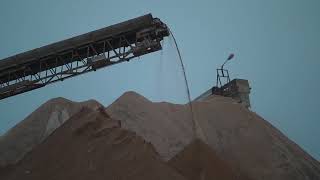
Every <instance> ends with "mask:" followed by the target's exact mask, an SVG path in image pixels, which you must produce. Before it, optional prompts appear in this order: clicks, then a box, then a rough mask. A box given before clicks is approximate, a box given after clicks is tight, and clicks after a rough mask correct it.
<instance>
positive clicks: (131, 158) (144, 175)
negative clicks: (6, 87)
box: [0, 109, 184, 180]
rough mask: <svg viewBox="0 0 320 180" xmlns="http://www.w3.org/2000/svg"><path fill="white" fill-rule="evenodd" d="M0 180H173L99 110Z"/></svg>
mask: <svg viewBox="0 0 320 180" xmlns="http://www.w3.org/2000/svg"><path fill="white" fill-rule="evenodd" d="M0 179H3V180H9V179H10V180H20V179H24V180H43V179H46V180H70V179H77V180H88V179H94V180H100V179H101V180H105V179H110V180H111V179H117V180H118V179H119V180H122V179H123V180H124V179H132V180H135V179H136V180H144V179H148V180H149V179H155V180H156V179H158V180H160V179H161V180H163V179H168V180H169V179H173V180H184V177H183V176H182V175H180V174H179V173H177V172H176V171H175V170H174V169H173V168H171V167H169V166H168V165H167V164H166V163H163V162H162V161H161V160H160V158H159V156H158V154H157V153H156V151H155V150H154V148H153V147H152V145H151V144H150V143H147V142H145V141H144V140H143V139H142V138H140V137H139V136H137V135H136V134H135V133H133V132H130V131H127V130H124V129H121V128H120V123H119V121H115V120H112V119H110V117H109V116H108V115H107V114H106V113H105V112H104V110H103V109H102V110H101V109H100V110H99V111H93V110H89V109H83V110H81V112H79V113H77V114H76V115H74V116H73V117H72V118H70V119H69V120H68V121H67V122H66V123H65V124H64V125H62V126H61V127H60V128H58V129H57V130H56V131H55V132H54V133H53V134H52V135H51V136H49V137H48V138H47V139H46V140H45V141H44V142H43V143H41V144H39V145H38V146H37V147H36V148H35V149H33V151H31V152H30V153H29V154H27V155H26V156H25V158H24V159H22V160H21V161H20V162H19V163H18V164H17V165H16V167H14V168H13V170H12V171H11V172H10V173H8V174H7V175H5V176H3V177H1V175H0Z"/></svg>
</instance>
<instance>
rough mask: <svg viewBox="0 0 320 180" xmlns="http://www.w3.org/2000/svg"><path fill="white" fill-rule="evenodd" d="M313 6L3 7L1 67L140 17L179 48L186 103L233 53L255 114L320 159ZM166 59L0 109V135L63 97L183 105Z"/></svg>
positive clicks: (172, 58) (170, 56)
mask: <svg viewBox="0 0 320 180" xmlns="http://www.w3.org/2000/svg"><path fill="white" fill-rule="evenodd" d="M319 9H320V1H319V0H305V1H302V0H242V1H239V0H208V1H201V0H199V1H173V0H161V1H156V0H143V1H142V0H135V1H106V0H69V1H65V0H55V1H49V0H28V1H21V0H20V1H18V0H1V2H0V21H1V23H2V25H1V28H0V32H1V33H0V41H1V43H0V59H2V58H5V57H8V56H11V55H14V54H16V53H20V52H23V51H26V50H30V49H33V48H37V47H40V46H43V45H46V44H49V43H53V42H56V41H59V40H63V39H66V38H69V37H72V36H75V35H80V34H82V33H85V32H89V31H92V30H96V29H98V28H102V27H105V26H108V25H111V24H114V23H118V22H121V21H124V20H127V19H131V18H134V17H137V16H140V15H144V14H146V13H152V14H153V16H156V17H159V18H161V20H162V21H164V22H166V23H167V24H168V25H169V26H170V28H171V30H172V31H173V33H174V34H175V36H176V39H177V41H178V43H179V46H180V50H181V53H182V56H183V58H184V62H185V66H186V69H187V76H188V80H189V83H190V91H191V96H192V97H193V98H195V97H197V96H198V95H199V94H201V93H202V92H204V91H206V90H207V89H209V88H210V87H211V86H212V85H213V84H214V83H215V68H216V67H218V66H219V65H220V64H221V63H222V62H223V61H224V60H225V58H226V57H227V56H228V54H229V53H231V52H233V53H235V54H236V58H235V59H234V61H232V62H230V63H229V64H228V65H227V67H228V68H229V70H230V71H231V76H232V77H237V78H245V79H248V80H250V83H251V87H252V94H251V100H252V106H253V108H252V110H253V111H255V112H257V113H258V114H260V115H261V116H262V117H264V118H265V119H266V120H268V121H269V122H270V123H272V124H273V125H274V126H276V127H277V128H279V129H280V130H281V131H282V132H284V133H285V134H286V135H287V136H288V137H289V138H291V139H292V140H294V141H295V142H296V143H298V144H299V145H300V146H302V147H303V148H304V149H305V150H306V151H308V152H309V153H311V154H312V155H313V156H314V157H316V158H317V159H318V160H319V159H320V143H319V139H318V138H319V137H320V131H319V127H320V121H319V118H318V115H319V107H320V98H319V96H318V95H317V93H318V92H320V85H319V77H320V75H319V72H320V71H319V67H320V61H319V55H318V53H319V52H320V44H319V43H320V36H319V32H320V20H319V18H320V11H319ZM164 46H165V48H164V50H163V51H162V52H157V53H154V54H152V55H147V56H144V57H141V59H140V60H139V61H131V62H130V63H125V64H121V65H117V66H114V67H112V68H106V69H104V70H100V71H97V72H94V73H89V74H86V75H83V76H80V77H77V78H74V79H72V80H66V81H63V82H59V83H56V84H53V85H50V86H48V87H45V88H42V89H39V90H35V91H32V92H28V93H25V94H22V95H19V96H15V97H12V98H8V99H5V100H1V101H0V134H2V133H4V132H5V131H6V130H7V129H8V128H10V127H12V126H13V125H14V124H16V123H17V122H19V121H20V120H22V119H23V118H24V117H26V116H27V115H28V114H30V113H31V112H32V111H33V110H35V109H36V108H37V107H39V106H40V105H41V104H42V103H44V102H45V101H47V100H49V99H51V98H53V97H58V96H62V97H66V98H68V99H71V100H75V101H82V100H87V99H97V100H98V101H100V102H102V103H103V104H104V105H108V104H110V103H111V102H112V101H113V100H115V99H116V98H117V97H118V96H120V95H121V94H122V93H123V92H125V91H127V90H134V91H137V92H139V93H140V94H142V95H144V96H146V97H147V98H150V99H151V100H156V101H160V100H167V101H171V102H180V103H181V102H185V101H186V94H185V89H184V86H183V81H182V80H183V78H182V76H181V70H180V68H179V66H178V65H179V64H178V62H177V58H176V52H175V50H174V49H173V46H172V39H169V38H167V39H166V42H165V43H164Z"/></svg>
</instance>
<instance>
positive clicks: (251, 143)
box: [0, 92, 320, 180]
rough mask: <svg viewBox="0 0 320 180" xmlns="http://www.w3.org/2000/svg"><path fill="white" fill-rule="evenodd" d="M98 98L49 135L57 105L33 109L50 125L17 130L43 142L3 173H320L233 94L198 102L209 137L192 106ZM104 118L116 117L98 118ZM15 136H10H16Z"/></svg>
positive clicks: (276, 176) (172, 176) (21, 175)
mask: <svg viewBox="0 0 320 180" xmlns="http://www.w3.org/2000/svg"><path fill="white" fill-rule="evenodd" d="M62 104H63V103H62ZM71 104H74V103H72V102H71ZM94 104H96V107H100V108H98V110H94V109H97V108H92V107H91V105H90V107H89V108H91V109H89V110H88V108H85V109H86V110H85V113H84V112H81V111H80V110H81V109H82V108H79V109H78V111H77V112H76V111H74V112H75V113H74V114H73V115H70V117H71V118H70V120H68V121H67V122H66V123H64V124H63V123H57V125H56V126H54V127H59V126H61V125H62V124H63V125H62V126H61V127H59V128H58V129H56V130H55V131H54V129H55V128H52V129H53V130H52V131H51V133H52V132H53V133H52V134H51V135H50V136H48V135H46V136H44V134H46V133H44V132H46V129H47V124H48V119H50V118H49V117H50V116H49V115H43V114H50V113H43V112H49V111H47V110H45V109H50V108H51V106H47V107H46V108H44V109H43V111H38V112H37V111H36V112H34V113H33V115H32V117H36V118H35V119H38V120H35V122H38V121H39V122H38V123H40V124H41V123H44V124H45V125H38V127H39V128H36V129H38V130H36V131H32V130H29V131H22V130H25V129H33V128H32V127H33V126H34V124H32V123H30V124H24V125H21V123H20V124H18V125H17V127H22V128H20V129H21V130H19V129H17V130H16V131H12V130H11V131H12V132H16V134H23V133H20V131H22V132H24V133H25V134H28V136H29V137H37V138H38V141H36V143H33V141H27V142H28V143H26V144H33V146H29V147H31V148H30V149H33V150H32V151H31V152H30V153H28V154H27V155H25V156H23V157H24V158H23V159H22V160H21V161H19V162H18V163H17V164H15V165H13V166H12V167H9V168H8V167H5V168H6V169H4V168H3V169H2V172H6V173H2V172H1V171H0V178H1V179H2V177H5V178H7V179H19V178H20V179H21V178H23V179H26V178H29V179H36V178H38V177H41V178H42V179H66V178H68V179H101V177H103V178H104V179H121V178H122V179H135V178H140V179H147V178H148V179H160V178H161V179H190V180H191V179H199V180H200V179H214V178H220V179H261V180H262V179H274V180H280V179H281V180H286V179H288V180H289V179H290V180H291V179H293V180H295V179H309V180H313V179H314V180H317V179H320V164H319V162H318V161H316V160H315V159H313V158H312V157H311V156H310V155H309V154H307V153H306V152H305V151H303V150H302V149H301V148H300V147H299V146H298V145H296V144H295V143H294V142H292V141H291V140H289V139H288V138H287V137H286V136H285V135H283V134H282V133H281V132H280V131H278V130H277V129H276V128H274V127H273V126H272V125H271V124H269V123H268V122H267V121H265V120H264V119H263V118H261V117H260V116H258V115H257V114H255V113H254V112H251V111H250V110H248V109H247V108H245V107H243V106H242V105H241V104H238V103H237V102H235V101H233V100H232V99H231V98H225V97H219V96H211V97H209V98H207V99H205V100H203V101H200V102H193V103H192V106H193V110H194V114H193V116H194V119H195V120H196V122H197V124H198V125H199V126H198V127H197V128H198V131H199V132H201V133H202V136H201V137H200V138H201V140H202V141H203V142H201V141H200V142H199V140H195V139H196V138H198V137H195V133H194V132H193V124H194V123H193V121H192V118H191V114H190V106H189V105H179V104H171V103H165V102H161V103H154V102H151V101H149V100H148V99H146V98H144V97H143V96H141V95H139V94H137V93H134V92H127V93H125V94H124V95H122V96H121V97H120V98H119V99H118V100H116V101H115V102H114V103H113V104H111V105H110V106H109V107H107V108H106V109H105V110H104V109H103V108H101V105H97V104H98V103H94ZM60 106H62V105H60V103H58V105H57V107H60ZM93 106H94V105H93ZM61 109H66V108H61ZM61 111H63V110H61ZM39 112H42V113H39ZM50 112H51V111H50ZM107 114H109V115H110V117H111V118H109V115H107ZM30 116H31V115H30ZM101 118H102V119H108V120H103V121H102V120H95V119H101ZM42 121H44V122H42ZM64 121H65V120H64ZM22 123H23V122H22ZM35 124H37V123H35ZM53 124H54V123H53ZM120 124H121V128H120ZM36 126H37V125H36ZM49 129H50V128H49ZM9 132H10V131H9ZM12 132H10V134H11V133H12ZM40 132H41V133H40ZM49 132H50V131H49ZM7 134H8V133H7ZM34 134H35V135H34ZM49 134H50V133H49ZM123 134H125V135H123ZM8 137H9V136H6V137H5V138H4V139H7V140H6V141H7V142H10V143H12V144H15V143H16V142H14V141H10V140H8V139H9V138H8ZM39 137H41V138H39ZM37 138H34V139H37ZM27 139H28V138H26V140H27ZM31 139H33V138H31ZM39 139H40V140H39ZM1 141H2V142H3V139H2V140H1ZM1 141H0V147H3V146H1V143H2V142H1ZM30 142H32V143H30ZM40 142H42V143H41V144H39V143H40ZM37 144H39V145H37ZM15 146H16V145H15ZM16 147H20V146H16ZM24 152H26V151H24ZM0 158H1V157H0ZM20 159H21V156H20ZM145 159H146V160H147V161H148V162H144V160H145ZM139 163H140V164H141V166H140V165H138V164H139ZM117 164H118V165H117ZM104 167H107V168H104ZM132 168H133V170H130V169H132ZM148 168H149V169H148ZM108 169H110V170H112V171H108ZM143 169H144V170H143ZM0 170H1V169H0ZM144 171H147V172H144ZM148 172H151V173H150V174H148ZM163 173H165V174H167V176H164V175H163ZM4 174H5V175H4ZM124 174H129V176H124Z"/></svg>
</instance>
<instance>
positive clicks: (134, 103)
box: [107, 92, 193, 160]
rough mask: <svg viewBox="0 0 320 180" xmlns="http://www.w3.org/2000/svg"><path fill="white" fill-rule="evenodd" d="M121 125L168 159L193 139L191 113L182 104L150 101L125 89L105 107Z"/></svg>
mask: <svg viewBox="0 0 320 180" xmlns="http://www.w3.org/2000/svg"><path fill="white" fill-rule="evenodd" d="M107 112H108V113H109V114H110V115H111V116H112V117H113V118H115V119H120V120H121V122H122V127H123V128H126V129H129V130H132V131H134V132H136V133H137V134H138V135H140V136H142V137H143V138H144V139H146V140H147V141H150V142H152V144H153V145H154V146H155V148H156V149H157V152H159V154H160V156H161V157H162V158H163V159H164V160H169V159H170V158H172V157H173V156H174V155H176V154H177V153H178V152H180V151H181V150H182V149H183V148H184V146H185V145H187V144H189V143H190V142H191V140H192V139H193V133H192V126H191V124H190V123H191V122H192V121H191V116H190V115H191V114H190V111H188V107H186V106H184V105H177V104H169V103H152V102H151V101H149V100H148V99H146V98H144V97H143V96H140V95H139V94H137V93H135V92H127V93H125V94H123V95H122V96H121V97H120V98H119V99H118V100H116V101H115V102H114V103H113V104H111V105H110V106H109V107H107Z"/></svg>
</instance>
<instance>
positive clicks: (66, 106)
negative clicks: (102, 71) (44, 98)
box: [0, 98, 102, 167]
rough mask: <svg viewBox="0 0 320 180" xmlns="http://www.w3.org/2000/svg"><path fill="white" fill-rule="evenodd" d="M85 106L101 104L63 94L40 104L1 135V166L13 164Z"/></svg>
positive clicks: (90, 106) (96, 106) (94, 106)
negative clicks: (66, 96)
mask: <svg viewBox="0 0 320 180" xmlns="http://www.w3.org/2000/svg"><path fill="white" fill-rule="evenodd" d="M83 107H87V108H90V109H97V108H98V107H102V105H101V104H100V103H98V102H97V101H94V100H89V101H85V102H80V103H78V102H73V101H70V100H67V99H64V98H55V99H52V100H49V101H48V102H46V103H45V104H43V105H41V106H40V107H39V108H38V109H36V110H35V111H34V112H33V113H31V114H30V115H29V116H28V117H26V118H25V119H24V120H22V121H21V122H20V123H18V124H17V125H16V126H14V127H13V128H11V129H10V130H9V131H8V132H6V133H5V134H4V135H3V136H1V138H0V167H4V166H7V165H12V164H15V163H16V162H18V161H19V160H21V159H22V158H23V157H24V155H25V154H26V153H28V152H29V151H31V150H32V149H33V148H34V147H35V146H36V145H38V144H40V143H41V142H42V141H43V140H45V139H46V138H47V137H48V136H49V135H50V134H51V133H52V132H53V131H54V130H55V129H56V128H58V127H60V126H61V125H62V124H63V123H64V122H65V121H66V120H68V119H69V118H70V117H71V116H73V115H74V114H76V113H77V112H79V111H80V109H81V108H83Z"/></svg>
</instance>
